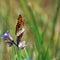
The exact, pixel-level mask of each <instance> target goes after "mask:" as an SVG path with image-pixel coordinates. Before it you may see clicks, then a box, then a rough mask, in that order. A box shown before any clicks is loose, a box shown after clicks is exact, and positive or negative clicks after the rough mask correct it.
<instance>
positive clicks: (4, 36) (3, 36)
mask: <svg viewBox="0 0 60 60" xmlns="http://www.w3.org/2000/svg"><path fill="white" fill-rule="evenodd" d="M8 35H9V31H7V32H6V33H4V34H3V35H2V36H1V38H7V36H8Z"/></svg>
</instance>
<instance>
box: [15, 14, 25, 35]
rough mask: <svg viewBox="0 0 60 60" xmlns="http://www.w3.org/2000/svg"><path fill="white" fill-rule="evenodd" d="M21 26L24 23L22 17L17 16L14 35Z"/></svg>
mask: <svg viewBox="0 0 60 60" xmlns="http://www.w3.org/2000/svg"><path fill="white" fill-rule="evenodd" d="M22 25H24V22H23V19H22V16H21V15H19V17H18V21H17V25H16V31H15V34H16V33H17V32H18V31H19V30H20V29H21V27H22Z"/></svg>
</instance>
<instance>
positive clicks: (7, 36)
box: [1, 31, 13, 41]
mask: <svg viewBox="0 0 60 60" xmlns="http://www.w3.org/2000/svg"><path fill="white" fill-rule="evenodd" d="M1 38H7V39H8V40H11V41H13V38H12V37H11V35H10V32H9V31H7V32H6V33H4V34H3V35H2V36H1Z"/></svg>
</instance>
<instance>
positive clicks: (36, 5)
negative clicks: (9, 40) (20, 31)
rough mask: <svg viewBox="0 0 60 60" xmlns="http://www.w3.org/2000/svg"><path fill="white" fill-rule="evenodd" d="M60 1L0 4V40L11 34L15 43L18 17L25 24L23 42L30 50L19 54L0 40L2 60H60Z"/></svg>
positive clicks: (6, 0) (0, 0)
mask: <svg viewBox="0 0 60 60" xmlns="http://www.w3.org/2000/svg"><path fill="white" fill-rule="evenodd" d="M59 8H60V0H0V36H1V35H2V34H3V33H5V32H6V31H7V30H10V34H11V36H12V37H13V38H14V40H15V41H16V36H15V27H16V23H17V18H18V16H19V14H21V15H22V17H23V20H24V28H25V33H24V35H23V38H22V40H25V41H26V43H27V46H26V48H25V49H23V50H18V49H17V48H16V47H15V46H13V47H9V46H8V45H7V44H6V43H5V42H4V39H1V38H0V60H22V59H23V60H24V59H25V58H31V59H32V60H60V27H59V26H60V17H59V16H60V9H59Z"/></svg>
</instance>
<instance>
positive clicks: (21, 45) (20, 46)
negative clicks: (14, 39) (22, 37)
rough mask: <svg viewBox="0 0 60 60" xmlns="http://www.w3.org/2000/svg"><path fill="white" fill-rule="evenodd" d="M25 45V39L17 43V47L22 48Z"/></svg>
mask: <svg viewBox="0 0 60 60" xmlns="http://www.w3.org/2000/svg"><path fill="white" fill-rule="evenodd" d="M25 47H26V42H25V41H22V42H20V43H19V45H18V48H22V49H24V48H25Z"/></svg>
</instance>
